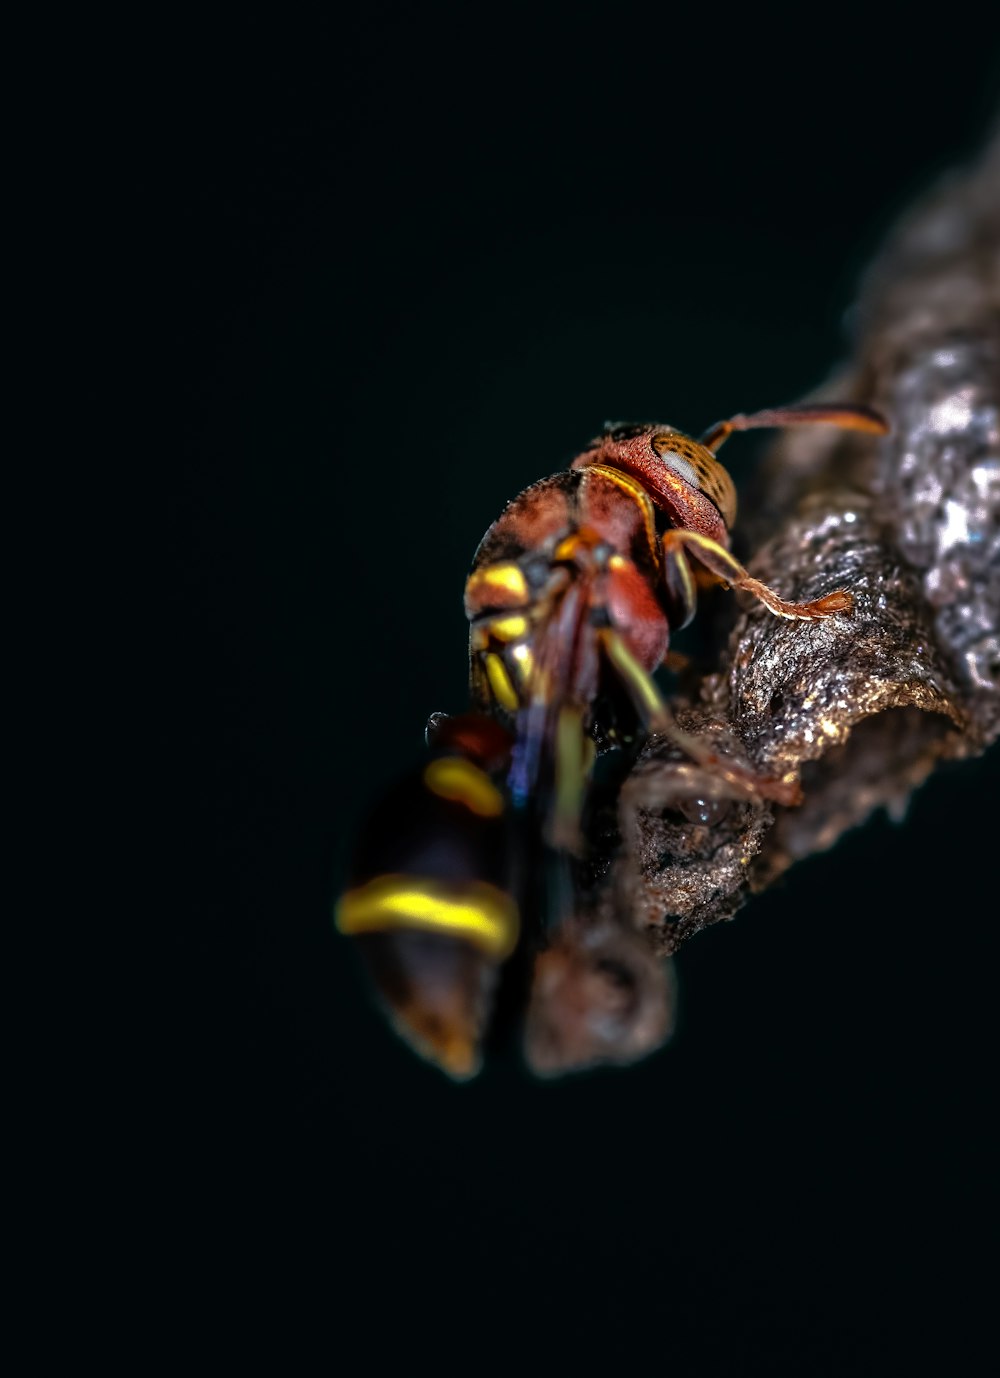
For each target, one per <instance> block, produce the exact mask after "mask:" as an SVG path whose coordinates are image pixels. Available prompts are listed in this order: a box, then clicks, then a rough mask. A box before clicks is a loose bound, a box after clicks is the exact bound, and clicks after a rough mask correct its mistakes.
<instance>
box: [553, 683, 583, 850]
mask: <svg viewBox="0 0 1000 1378" xmlns="http://www.w3.org/2000/svg"><path fill="white" fill-rule="evenodd" d="M586 747H587V738H586V737H585V736H584V732H583V713H582V711H581V710H580V709H579V708H575V707H564V708H561V709H560V710H559V720H558V723H557V726H556V762H555V765H556V786H555V804H554V807H553V811H552V819H551V822H550V824H549V839H548V840H549V843H550V844H551V846H553V847H555V848H557V849H559V850H561V851H565V852H573V853H579V851H580V847H581V838H580V814H581V812H582V809H583V795H584V790H585V787H586V779H587V751H586Z"/></svg>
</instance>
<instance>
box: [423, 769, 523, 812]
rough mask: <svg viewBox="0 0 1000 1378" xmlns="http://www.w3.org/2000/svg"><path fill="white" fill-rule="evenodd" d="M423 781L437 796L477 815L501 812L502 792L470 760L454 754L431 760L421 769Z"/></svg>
mask: <svg viewBox="0 0 1000 1378" xmlns="http://www.w3.org/2000/svg"><path fill="white" fill-rule="evenodd" d="M424 784H425V785H426V786H427V788H428V789H429V790H430V791H431V793H432V794H436V795H437V796H438V797H439V798H440V799H450V800H451V801H452V802H453V803H456V804H464V805H465V807H466V808H467V809H471V810H472V812H473V813H477V814H479V816H480V818H499V817H500V815H501V814H502V813H503V795H502V794H501V793H500V791H499V790H498V789H497V787H496V785H495V784H494V783H493V781H492V780H491V779H490V777H489V776H488V775H486V774H485V773H484V772H483V771H481V770H480V769H479V767H478V766H474V765H473V764H472V762H471V761H463V760H461V759H458V758H455V757H445V758H443V759H442V760H439V761H431V763H430V765H429V766H428V767H427V769H426V770H425V771H424Z"/></svg>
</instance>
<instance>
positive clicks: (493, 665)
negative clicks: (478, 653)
mask: <svg viewBox="0 0 1000 1378" xmlns="http://www.w3.org/2000/svg"><path fill="white" fill-rule="evenodd" d="M483 664H484V665H485V667H486V678H487V679H488V680H489V682H490V688H491V689H492V690H493V697H494V698H495V699H496V701H497V703H498V704H499V705H500V707H501V708H506V710H507V712H508V713H516V712H517V710H518V709H519V708H520V706H521V701H520V699H519V698H518V697H517V690H516V689H515V688H514V686H513V684H512V683H511V679H510V675H509V674H508V673H507V667H506V665H505V664H504V663H503V661H502V660H501V659H500V657H499V656H498V655H497V653H496V652H495V651H487V652H486V654H485V655H484V656H483Z"/></svg>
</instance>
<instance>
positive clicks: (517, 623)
mask: <svg viewBox="0 0 1000 1378" xmlns="http://www.w3.org/2000/svg"><path fill="white" fill-rule="evenodd" d="M486 628H487V630H488V632H489V634H490V636H492V637H495V638H496V640H497V641H516V640H517V638H518V637H520V636H524V635H526V633H527V631H528V619H527V618H526V617H522V615H521V614H520V613H514V614H512V616H510V617H494V618H493V619H492V620H491V621H489V622H487V624H486Z"/></svg>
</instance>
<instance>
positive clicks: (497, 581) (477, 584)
mask: <svg viewBox="0 0 1000 1378" xmlns="http://www.w3.org/2000/svg"><path fill="white" fill-rule="evenodd" d="M491 593H492V594H494V595H496V596H498V597H500V596H502V597H503V600H504V602H506V603H511V602H512V601H513V600H517V601H519V602H522V603H529V602H530V601H531V591H530V589H529V588H528V581H527V579H525V577H524V573H523V571H522V570H521V569H520V567H519V566H518V565H516V564H514V563H513V561H510V562H501V563H499V564H495V565H487V566H486V567H485V568H484V569H476V570H473V572H472V573H471V574H470V575H469V577H468V579H467V580H466V584H465V597H466V600H472V601H473V602H475V601H476V600H478V599H479V598H480V597H482V596H483V595H486V596H488V595H489V594H491Z"/></svg>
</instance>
